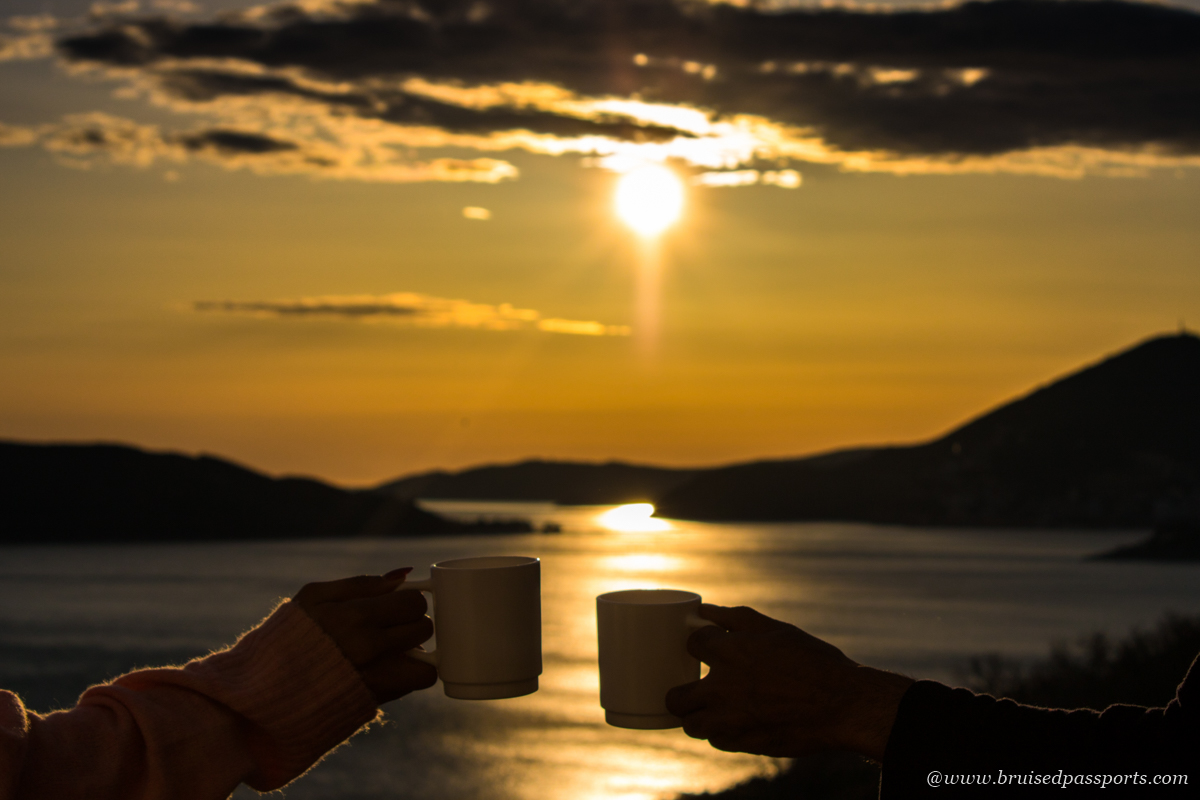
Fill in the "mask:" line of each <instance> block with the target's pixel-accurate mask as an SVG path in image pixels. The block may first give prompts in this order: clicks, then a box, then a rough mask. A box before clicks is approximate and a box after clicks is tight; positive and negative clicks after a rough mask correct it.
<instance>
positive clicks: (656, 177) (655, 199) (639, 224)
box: [614, 165, 683, 238]
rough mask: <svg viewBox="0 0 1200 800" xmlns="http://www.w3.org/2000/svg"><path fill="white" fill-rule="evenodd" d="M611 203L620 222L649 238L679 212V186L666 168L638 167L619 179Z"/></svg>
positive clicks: (657, 232)
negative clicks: (614, 205) (612, 202)
mask: <svg viewBox="0 0 1200 800" xmlns="http://www.w3.org/2000/svg"><path fill="white" fill-rule="evenodd" d="M614 202H615V204H616V209H617V216H618V217H620V218H621V221H622V222H624V223H625V224H626V225H628V226H629V227H631V228H633V229H634V231H636V232H637V233H638V234H640V235H641V236H644V237H646V238H651V237H654V236H657V235H659V234H660V233H662V232H663V231H665V230H666V229H667V228H669V227H671V225H673V224H674V223H675V222H676V221H677V220H678V219H679V217H680V215H681V214H682V213H683V183H682V181H680V180H679V176H678V175H676V174H675V173H674V172H672V171H671V170H669V169H667V168H666V167H660V166H649V165H648V166H644V167H638V168H636V169H633V170H631V171H629V172H626V173H625V174H624V175H622V176H621V179H620V181H618V182H617V193H616V196H615V197H614Z"/></svg>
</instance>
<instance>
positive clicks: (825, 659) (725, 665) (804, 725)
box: [667, 604, 912, 760]
mask: <svg viewBox="0 0 1200 800" xmlns="http://www.w3.org/2000/svg"><path fill="white" fill-rule="evenodd" d="M700 616H702V617H704V618H705V619H709V620H712V621H713V622H715V623H717V626H719V627H713V626H709V627H704V628H700V629H699V630H697V631H695V632H694V633H693V634H692V635H691V637H689V639H688V651H689V652H690V653H691V654H692V655H693V656H695V657H696V658H698V659H700V660H701V661H703V662H704V663H705V664H708V665H709V667H710V670H709V673H708V675H707V676H705V677H704V678H703V679H702V680H699V681H696V682H694V683H688V684H685V685H683V686H677V687H675V688H674V689H672V690H671V691H670V692H668V694H667V709H668V710H669V711H670V712H671V713H672V714H675V715H676V716H678V717H680V718H682V719H683V730H684V732H685V733H687V734H688V735H689V736H692V737H694V738H696V739H707V740H708V741H709V742H710V743H711V744H712V746H713V747H715V748H717V749H718V750H730V751H736V752H744V753H756V754H758V755H766V756H776V757H793V756H798V755H803V754H804V753H809V752H813V751H816V750H826V749H837V750H853V751H855V752H858V753H862V754H863V755H865V756H867V757H869V758H874V759H876V760H881V759H882V758H883V751H884V748H885V747H886V745H887V740H888V736H889V734H890V733H891V730H892V723H893V722H894V721H895V719H896V710H897V708H898V707H899V704H900V698H901V697H902V696H903V695H904V693H905V691H907V690H908V687H909V686H910V685H912V680H910V679H909V678H906V677H904V676H902V675H896V674H895V673H891V672H884V671H882V670H877V669H871V668H870V667H864V666H862V665H860V664H857V663H855V662H854V661H852V660H851V659H849V658H847V657H846V655H845V654H843V653H842V651H841V650H838V649H837V648H836V647H834V646H833V645H831V644H829V643H828V642H824V641H821V640H820V639H818V638H816V637H814V636H810V635H809V634H807V633H805V632H804V631H802V630H800V629H799V628H797V627H795V626H794V625H788V624H787V623H785V622H780V621H779V620H775V619H771V618H770V617H767V616H764V615H762V614H760V613H758V612H757V611H755V610H754V609H751V608H744V607H743V608H724V607H722V606H714V605H708V604H705V605H702V606H701V607H700Z"/></svg>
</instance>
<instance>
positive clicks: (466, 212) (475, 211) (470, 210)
mask: <svg viewBox="0 0 1200 800" xmlns="http://www.w3.org/2000/svg"><path fill="white" fill-rule="evenodd" d="M462 215H463V217H464V218H466V219H474V220H479V221H484V220H489V219H491V218H492V212H491V211H489V210H488V209H486V208H480V207H479V206H466V207H465V208H463V210H462Z"/></svg>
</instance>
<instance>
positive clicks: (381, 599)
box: [353, 590, 429, 628]
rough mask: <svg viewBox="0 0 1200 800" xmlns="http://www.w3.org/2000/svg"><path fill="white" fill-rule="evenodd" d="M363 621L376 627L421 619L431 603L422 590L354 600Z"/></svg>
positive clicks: (385, 626)
mask: <svg viewBox="0 0 1200 800" xmlns="http://www.w3.org/2000/svg"><path fill="white" fill-rule="evenodd" d="M353 605H354V607H355V609H356V611H357V612H358V613H359V614H360V615H361V618H362V620H363V622H364V623H365V624H367V625H371V626H373V627H376V628H391V627H393V626H396V625H403V624H404V623H406V622H412V621H413V620H417V619H420V618H421V617H423V616H424V615H425V612H426V611H427V610H428V609H429V603H428V602H427V601H426V600H425V596H424V595H422V594H421V593H420V592H414V591H404V590H401V591H397V592H391V593H389V594H385V595H380V596H378V597H369V598H363V599H360V600H356V601H353Z"/></svg>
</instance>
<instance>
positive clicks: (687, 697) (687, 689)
mask: <svg viewBox="0 0 1200 800" xmlns="http://www.w3.org/2000/svg"><path fill="white" fill-rule="evenodd" d="M702 687H703V681H692V682H691V683H685V684H683V685H682V686H676V687H675V688H673V689H671V690H669V691H668V692H667V711H670V712H671V713H672V714H674V715H675V716H677V717H681V718H682V717H686V716H687V715H688V714H692V713H694V712H696V711H699V710H700V709H702V708H704V699H703V697H702V691H703V688H702Z"/></svg>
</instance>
